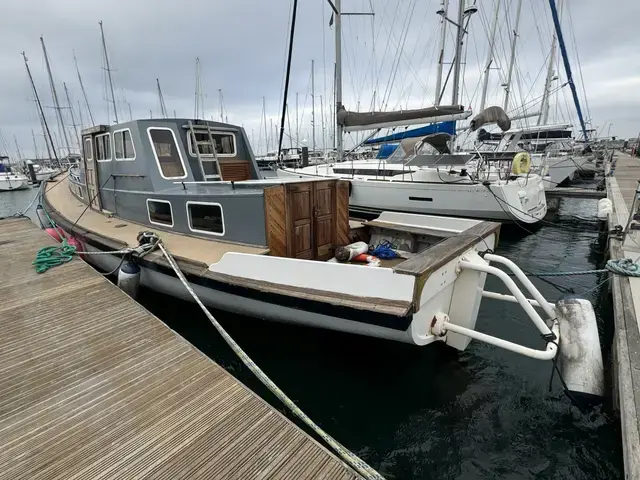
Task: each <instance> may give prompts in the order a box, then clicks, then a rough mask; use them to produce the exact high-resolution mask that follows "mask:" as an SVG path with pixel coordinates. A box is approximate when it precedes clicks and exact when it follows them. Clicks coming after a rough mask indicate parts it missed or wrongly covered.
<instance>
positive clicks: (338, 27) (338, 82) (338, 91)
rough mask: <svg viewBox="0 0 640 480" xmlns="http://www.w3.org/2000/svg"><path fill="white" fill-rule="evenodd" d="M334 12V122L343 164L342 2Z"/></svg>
mask: <svg viewBox="0 0 640 480" xmlns="http://www.w3.org/2000/svg"><path fill="white" fill-rule="evenodd" d="M335 7H336V8H335V12H334V14H335V15H334V18H335V22H334V28H335V36H336V78H335V99H336V111H335V117H334V122H335V125H336V133H335V136H336V149H337V152H336V161H337V162H341V161H342V160H343V148H344V146H343V138H342V130H343V129H342V125H340V122H338V114H339V112H340V110H341V109H342V18H341V15H342V0H336V1H335Z"/></svg>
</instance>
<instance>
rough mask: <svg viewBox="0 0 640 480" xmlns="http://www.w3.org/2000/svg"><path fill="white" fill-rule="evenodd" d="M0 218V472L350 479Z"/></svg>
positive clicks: (82, 267)
mask: <svg viewBox="0 0 640 480" xmlns="http://www.w3.org/2000/svg"><path fill="white" fill-rule="evenodd" d="M51 244H54V242H53V240H51V239H50V238H49V237H48V236H47V235H46V234H45V233H44V232H42V231H41V230H40V229H39V228H37V227H36V226H35V225H33V224H32V223H31V221H29V220H26V219H10V220H3V221H0V272H1V275H0V329H1V330H0V479H11V480H18V479H30V480H33V479H45V478H46V479H47V480H53V479H60V480H62V479H64V480H71V479H91V480H98V479H105V478H118V479H147V478H163V479H178V478H189V479H200V478H203V479H204V478H207V479H243V480H244V479H258V478H259V479H290V480H297V479H303V478H306V479H356V478H360V477H359V476H358V475H357V474H356V473H354V472H353V471H352V470H351V469H350V468H349V467H347V466H346V465H345V464H344V463H342V462H341V461H340V460H339V459H337V458H336V457H335V456H333V455H332V454H331V453H330V452H329V451H328V450H326V449H325V448H324V447H323V446H321V445H320V444H319V443H318V442H316V441H315V440H313V439H312V438H311V437H310V436H308V435H307V434H306V433H304V432H303V431H302V430H301V429H299V428H298V427H297V426H295V425H294V424H293V423H292V422H290V421H289V420H288V419H286V418H285V417H284V416H283V415H281V414H280V413H279V412H278V411H277V410H275V409H274V408H272V407H271V406H269V405H268V404H267V403H266V402H264V401H263V400H261V399H260V398H259V397H257V396H256V395H255V394H253V393H252V392H251V391H250V390H248V389H247V388H246V387H245V386H244V385H242V384H241V383H240V382H239V381H237V380H236V379H235V378H233V377H232V376H231V375H230V374H228V373H227V372H226V371H225V370H224V369H223V368H221V367H220V366H218V365H217V364H216V363H214V362H213V361H211V360H210V359H209V358H208V357H206V356H205V355H203V354H202V353H200V352H199V351H198V350H196V349H195V348H194V347H193V346H192V345H190V344H189V343H188V342H187V341H186V340H184V339H183V338H181V337H180V336H178V335H177V334H176V333H174V332H173V331H172V330H170V329H169V328H168V327H166V326H165V325H164V324H163V323H162V322H161V321H160V320H158V319H157V318H155V317H154V316H153V315H151V314H150V313H149V312H148V311H146V310H145V309H144V308H143V307H141V306H140V305H139V304H137V303H136V302H135V301H133V300H131V299H130V298H129V297H128V296H126V295H125V294H124V293H122V292H121V291H120V290H119V289H118V288H117V287H116V286H114V285H113V284H112V283H110V282H109V281H107V280H105V279H104V278H103V277H102V276H101V275H100V274H98V273H97V272H96V271H94V270H93V269H92V268H91V267H90V266H89V265H87V264H85V263H84V262H82V261H80V260H78V259H74V260H73V261H72V262H70V263H67V264H64V265H62V266H59V267H55V268H53V269H52V270H49V271H48V272H46V273H43V274H40V275H38V274H37V273H36V272H35V270H34V268H33V267H32V265H31V262H32V260H33V259H34V258H35V254H36V252H37V250H38V249H39V248H41V247H43V246H46V245H51Z"/></svg>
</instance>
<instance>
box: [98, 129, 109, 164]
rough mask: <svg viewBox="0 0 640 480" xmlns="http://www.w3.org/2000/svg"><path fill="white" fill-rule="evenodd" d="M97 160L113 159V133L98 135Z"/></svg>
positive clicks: (107, 160) (106, 160)
mask: <svg viewBox="0 0 640 480" xmlns="http://www.w3.org/2000/svg"><path fill="white" fill-rule="evenodd" d="M96 160H98V161H99V162H110V161H111V134H110V133H105V134H103V135H96Z"/></svg>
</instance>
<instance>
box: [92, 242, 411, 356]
mask: <svg viewBox="0 0 640 480" xmlns="http://www.w3.org/2000/svg"><path fill="white" fill-rule="evenodd" d="M83 247H84V248H85V249H86V250H87V251H93V252H97V251H100V250H99V249H97V248H95V247H93V246H91V245H88V244H84V245H83ZM85 260H86V261H87V262H88V263H90V264H91V265H93V266H94V267H96V268H97V269H99V270H102V271H105V272H110V271H113V270H115V269H117V268H118V266H119V265H120V263H121V258H120V257H119V256H116V255H108V254H107V255H86V257H85ZM139 264H140V267H141V268H140V270H141V276H140V284H141V285H142V286H144V287H146V288H149V289H151V290H153V291H155V292H157V293H160V294H163V295H169V296H172V297H175V298H178V299H180V300H185V301H188V302H193V298H192V297H191V295H190V294H189V292H187V290H186V288H185V287H184V285H183V284H182V283H181V282H180V280H179V279H178V277H177V276H176V275H175V274H174V273H173V272H172V271H171V270H169V269H165V268H163V267H161V266H158V265H156V264H152V263H151V262H146V261H141V262H139ZM189 277H190V278H189V284H190V285H191V287H192V288H193V290H194V291H195V293H196V295H198V297H199V298H200V300H201V301H202V302H203V303H204V304H205V305H206V306H207V307H210V308H215V309H218V310H224V311H228V312H231V313H236V314H239V315H245V316H249V317H256V318H260V319H266V320H271V321H277V322H281V323H289V324H295V325H301V326H307V327H314V328H323V329H328V330H335V331H340V332H345V333H353V334H358V335H364V336H368V337H376V338H381V339H385V340H393V341H397V342H403V343H410V344H415V342H414V341H413V338H412V335H411V332H410V324H411V321H412V317H411V316H407V317H404V318H399V317H395V316H392V315H388V316H387V317H388V318H386V319H385V318H384V316H382V315H380V318H378V319H377V323H380V324H383V323H388V324H389V325H393V326H394V328H389V327H385V326H383V325H374V324H372V323H365V322H362V321H357V320H350V319H348V318H344V317H336V316H333V315H331V314H325V313H322V311H321V308H318V311H312V310H309V309H306V308H304V307H303V306H301V305H291V306H287V305H282V304H279V303H276V302H270V301H266V300H264V299H260V298H259V297H258V296H257V295H251V293H250V292H243V293H245V294H241V293H240V292H241V291H242V290H245V289H238V293H233V292H232V291H229V290H230V289H229V288H228V286H225V287H223V288H220V287H221V286H220V285H215V282H211V281H207V279H202V278H198V279H195V278H193V277H192V276H189ZM216 287H217V288H216ZM225 290H226V291H225ZM354 313H355V312H354ZM353 317H356V316H355V315H353ZM356 318H357V317H356ZM369 320H371V319H369Z"/></svg>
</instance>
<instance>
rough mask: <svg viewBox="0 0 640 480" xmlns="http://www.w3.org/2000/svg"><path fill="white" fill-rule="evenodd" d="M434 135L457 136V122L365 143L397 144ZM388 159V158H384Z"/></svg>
mask: <svg viewBox="0 0 640 480" xmlns="http://www.w3.org/2000/svg"><path fill="white" fill-rule="evenodd" d="M432 133H448V134H450V135H455V134H456V122H455V121H451V122H440V123H434V124H432V125H427V126H425V127H418V128H413V129H411V130H404V131H402V132H398V133H394V134H392V135H387V136H386V137H378V138H371V139H369V140H367V141H366V142H364V143H365V144H366V145H372V144H376V143H386V142H397V141H399V140H402V139H403V138H414V137H424V136H425V135H431V134H432ZM384 158H386V157H384Z"/></svg>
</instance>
